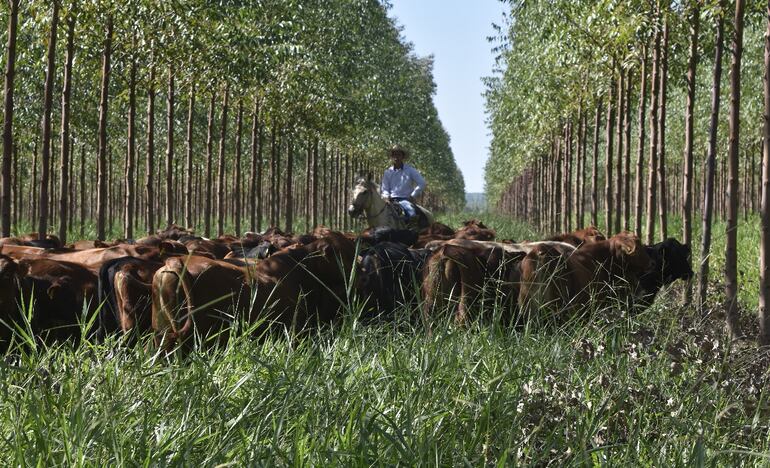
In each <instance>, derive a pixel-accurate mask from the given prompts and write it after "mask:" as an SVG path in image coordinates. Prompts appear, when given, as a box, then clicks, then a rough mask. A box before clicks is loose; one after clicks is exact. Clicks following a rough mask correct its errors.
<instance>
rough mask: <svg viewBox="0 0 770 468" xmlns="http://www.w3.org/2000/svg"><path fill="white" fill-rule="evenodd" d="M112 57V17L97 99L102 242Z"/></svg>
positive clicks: (98, 230) (99, 236) (98, 233)
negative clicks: (99, 92) (99, 93)
mask: <svg viewBox="0 0 770 468" xmlns="http://www.w3.org/2000/svg"><path fill="white" fill-rule="evenodd" d="M111 55H112V16H108V17H107V28H106V33H105V37H104V50H103V52H102V84H101V97H100V99H99V157H98V164H99V166H98V175H97V184H98V188H97V196H98V201H97V205H98V210H99V211H98V213H97V216H96V237H97V239H99V240H104V239H105V238H106V237H107V236H106V232H105V227H106V219H105V216H106V211H107V183H108V180H107V172H106V169H107V168H106V164H107V104H108V98H109V88H110V57H111Z"/></svg>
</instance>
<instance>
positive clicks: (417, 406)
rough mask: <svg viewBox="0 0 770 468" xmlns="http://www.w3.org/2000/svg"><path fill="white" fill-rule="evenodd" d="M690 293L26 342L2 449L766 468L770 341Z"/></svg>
mask: <svg viewBox="0 0 770 468" xmlns="http://www.w3.org/2000/svg"><path fill="white" fill-rule="evenodd" d="M460 218H463V216H462V215H459V216H458V217H454V218H445V221H444V222H447V223H448V224H450V225H456V224H458V222H459V220H460ZM484 221H485V222H488V224H490V225H491V227H494V228H496V229H497V230H498V232H499V233H500V235H501V236H502V237H510V238H514V239H517V240H520V239H527V238H530V239H531V238H537V237H536V236H537V233H536V232H534V231H532V230H531V228H529V227H527V226H526V225H522V224H518V223H514V222H512V221H508V220H504V219H502V218H496V217H491V216H485V217H484ZM742 255H743V250H742ZM715 271H717V270H716V267H715ZM715 276H716V275H715ZM679 296H680V291H679V290H678V288H671V289H669V290H667V291H664V292H663V293H662V297H660V298H659V300H658V301H657V302H656V304H655V305H654V306H653V307H651V308H650V309H648V310H646V311H643V312H639V311H636V312H633V311H626V310H595V311H587V312H586V313H587V316H586V317H581V318H579V319H575V320H569V321H567V323H566V324H562V325H542V326H526V327H519V328H513V329H507V328H502V327H500V326H498V325H496V324H494V323H489V321H477V322H474V323H473V324H472V325H470V326H469V327H468V328H467V329H464V328H462V329H461V328H458V327H455V326H453V325H451V324H450V322H451V319H450V317H449V313H447V312H444V311H433V315H434V316H435V317H437V319H436V320H437V321H438V324H437V326H435V327H434V328H433V333H432V334H431V335H430V336H428V335H427V334H426V333H425V332H424V330H423V328H422V326H421V325H419V324H415V323H416V322H414V321H410V320H409V317H410V316H411V315H414V314H416V313H417V312H416V311H409V310H407V311H402V312H403V314H402V315H403V317H404V318H403V319H402V320H401V321H399V322H396V323H379V324H367V325H363V324H361V323H359V322H357V321H356V319H355V317H356V315H357V313H358V308H357V307H355V306H353V307H350V308H349V309H348V311H347V312H346V315H347V316H346V318H345V321H344V323H343V324H341V325H340V326H338V327H336V328H334V329H324V330H321V331H319V332H317V333H316V334H314V335H312V336H310V337H307V338H305V339H288V338H283V337H280V336H267V337H265V338H264V339H262V340H255V339H252V338H251V337H248V336H243V335H241V336H235V337H234V338H233V339H232V340H231V341H230V342H229V344H228V345H227V346H226V347H224V348H220V349H213V350H209V351H206V352H203V351H196V352H193V353H192V354H191V355H189V356H187V357H186V358H181V357H179V356H171V357H168V356H165V355H161V354H158V353H155V352H154V351H152V347H150V346H148V344H149V338H145V340H144V342H143V343H141V344H140V345H139V346H135V347H128V346H124V345H123V343H122V342H121V341H120V340H118V339H116V338H111V339H110V340H108V342H106V343H104V344H91V343H84V344H83V345H81V346H80V347H78V348H75V347H73V346H72V345H71V344H66V343H65V344H61V345H57V346H54V347H45V346H42V345H39V344H38V345H35V346H29V345H22V346H19V347H16V348H14V349H12V350H10V351H9V352H8V353H7V354H6V355H5V356H4V357H3V359H2V360H0V367H1V368H2V369H0V395H2V396H1V397H0V463H2V464H3V465H8V466H10V465H43V466H48V465H68V466H69V465H131V466H134V465H146V466H156V465H163V466H166V465H188V466H189V465H192V466H202V465H206V466H213V465H219V464H228V463H230V464H233V465H236V466H243V465H270V466H275V465H305V466H318V465H323V466H328V465H345V466H371V465H394V464H408V465H415V464H421V465H442V466H447V465H452V466H460V465H470V466H480V465H496V466H510V465H518V464H522V465H556V466H563V465H567V466H570V465H571V466H574V465H580V466H584V465H596V466H598V465H608V466H619V465H620V466H682V465H694V466H706V465H708V466H725V465H737V464H746V465H757V466H766V465H768V459H769V458H770V456H769V455H768V454H770V434H769V433H768V426H769V425H768V420H769V417H770V404H768V401H767V396H766V390H767V388H768V386H767V375H766V373H765V369H766V368H767V362H768V357H767V354H766V353H763V352H759V351H757V350H756V348H755V347H754V346H753V345H752V344H751V343H738V344H736V345H734V346H732V347H728V346H726V342H725V340H724V338H723V325H722V321H721V319H719V318H718V317H717V316H716V315H710V316H707V317H705V318H703V317H701V316H700V314H698V313H696V312H695V311H693V310H691V309H687V308H682V307H679V306H677V305H676V304H678V302H679ZM354 302H355V301H354Z"/></svg>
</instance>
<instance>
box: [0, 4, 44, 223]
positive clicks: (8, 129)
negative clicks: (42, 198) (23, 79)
mask: <svg viewBox="0 0 770 468" xmlns="http://www.w3.org/2000/svg"><path fill="white" fill-rule="evenodd" d="M8 7H9V11H8V43H7V45H6V48H5V50H6V58H5V94H4V96H5V99H4V100H3V115H4V116H5V118H4V121H3V163H2V171H0V177H1V178H2V184H1V185H2V188H1V189H0V210H2V213H0V218H2V219H1V220H0V224H2V226H0V236H2V237H8V236H10V235H11V158H12V157H13V86H14V84H13V79H14V77H15V75H16V30H17V29H18V23H19V0H9V1H8ZM54 8H56V7H55V6H54ZM35 156H37V149H36V150H35ZM30 193H33V191H30Z"/></svg>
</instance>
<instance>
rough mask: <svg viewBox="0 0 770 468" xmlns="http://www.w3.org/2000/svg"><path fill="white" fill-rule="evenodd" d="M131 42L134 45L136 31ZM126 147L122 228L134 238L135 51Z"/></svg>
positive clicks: (132, 60) (126, 235)
mask: <svg viewBox="0 0 770 468" xmlns="http://www.w3.org/2000/svg"><path fill="white" fill-rule="evenodd" d="M131 43H132V44H133V45H134V46H136V32H134V33H133V39H132V41H131ZM127 140H128V148H127V151H126V200H125V201H126V206H125V207H124V215H123V219H124V230H123V235H124V236H125V238H126V239H133V238H134V203H135V201H134V198H136V195H135V192H134V187H135V185H134V184H135V180H134V178H135V177H134V172H135V171H136V168H135V166H136V53H133V54H132V56H131V70H130V72H129V79H128V138H127Z"/></svg>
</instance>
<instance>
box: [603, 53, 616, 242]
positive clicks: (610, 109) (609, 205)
mask: <svg viewBox="0 0 770 468" xmlns="http://www.w3.org/2000/svg"><path fill="white" fill-rule="evenodd" d="M613 70H614V64H613ZM614 79H615V77H614V71H613V77H612V81H613V82H611V83H610V94H609V97H608V99H607V126H606V128H605V130H606V140H605V141H606V143H607V144H606V146H605V150H606V151H605V153H604V154H605V156H604V157H605V160H604V169H605V171H604V229H605V233H606V234H607V235H608V236H611V235H612V230H613V224H612V219H613V218H612V214H613V213H612V211H613V209H614V208H615V205H614V203H613V200H612V195H613V193H612V156H613V151H614V136H615V132H614V128H613V127H614V126H615V83H614Z"/></svg>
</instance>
